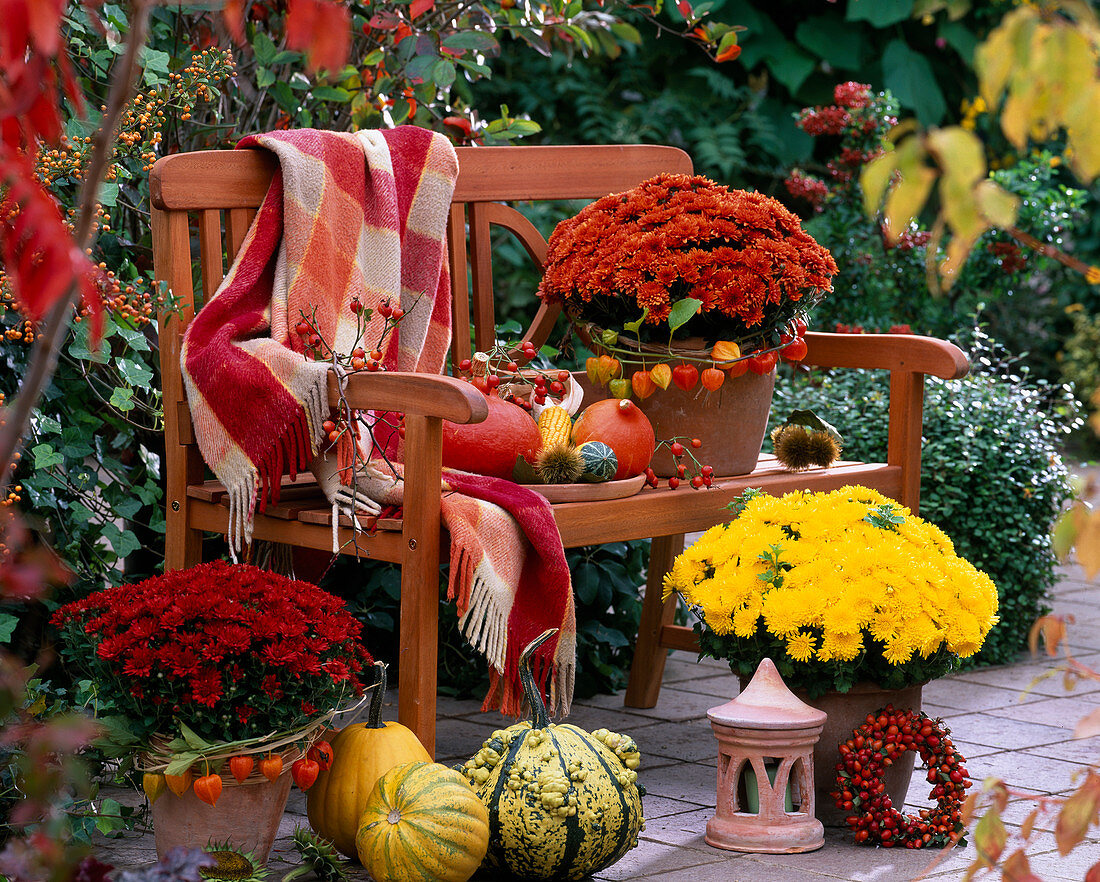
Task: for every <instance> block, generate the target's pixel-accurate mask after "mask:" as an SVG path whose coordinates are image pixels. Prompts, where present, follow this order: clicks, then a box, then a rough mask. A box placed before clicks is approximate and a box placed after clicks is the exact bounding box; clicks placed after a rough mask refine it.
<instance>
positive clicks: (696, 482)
mask: <svg viewBox="0 0 1100 882" xmlns="http://www.w3.org/2000/svg"><path fill="white" fill-rule="evenodd" d="M691 486H692V487H694V488H695V489H696V490H698V489H699V488H700V487H702V486H703V476H702V475H695V476H694V477H693V478H692V479H691Z"/></svg>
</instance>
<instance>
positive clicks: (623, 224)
mask: <svg viewBox="0 0 1100 882" xmlns="http://www.w3.org/2000/svg"><path fill="white" fill-rule="evenodd" d="M834 273H836V264H835V262H834V261H833V258H832V256H831V255H830V254H829V252H828V251H827V250H826V249H825V248H823V247H821V246H820V245H818V243H817V242H815V241H814V240H813V238H812V237H810V236H809V234H807V233H806V232H805V231H803V229H802V226H801V222H800V221H799V219H798V217H797V216H796V215H794V214H792V213H791V212H790V211H788V210H787V209H786V208H784V207H783V205H782V204H780V203H779V202H777V201H776V200H774V199H772V198H770V197H768V196H764V195H762V194H760V193H748V192H745V191H742V190H731V189H729V188H727V187H723V186H720V185H718V184H715V183H714V182H713V181H710V180H708V179H706V178H704V177H700V176H695V177H692V176H688V175H673V174H663V175H658V176H656V177H654V178H650V179H649V180H647V181H645V182H643V183H641V184H639V185H638V186H637V187H635V188H633V189H632V190H627V191H625V192H623V193H612V194H610V195H608V196H604V197H603V198H601V199H598V200H596V201H595V202H593V203H592V204H591V205H589V206H587V207H586V208H584V209H582V210H581V211H580V213H578V214H577V215H576V216H575V217H573V218H570V219H568V220H566V221H563V222H562V223H560V224H558V226H557V228H556V229H555V230H554V233H553V234H552V235H551V237H550V241H549V247H548V252H547V260H546V266H545V269H544V275H543V279H542V283H541V284H540V285H539V296H540V297H541V298H542V299H543V300H544V301H545V302H547V303H564V304H565V306H566V308H567V309H568V310H569V312H570V313H571V314H573V316H574V317H575V318H578V319H580V320H583V321H590V322H593V323H594V324H597V325H601V324H602V325H604V326H606V327H621V326H622V325H623V324H624V323H626V322H632V321H635V320H637V319H640V318H642V316H643V313H644V323H643V325H642V329H643V333H644V332H645V329H647V328H658V327H659V326H661V325H665V324H666V322H667V321H668V318H669V314H670V312H671V310H672V307H673V305H674V304H675V303H676V302H678V301H680V300H683V299H685V298H687V297H692V298H695V299H697V300H700V301H701V302H702V304H703V306H702V314H701V315H700V316H698V317H696V318H693V319H692V320H691V321H690V322H689V323H688V325H687V326H686V327H685V332H687V333H693V332H694V330H693V329H694V327H696V326H698V327H702V328H709V329H711V330H712V331H714V332H715V333H717V334H718V335H720V336H722V337H723V338H725V339H738V338H746V337H751V336H755V335H760V334H765V333H769V332H771V331H773V330H774V329H775V328H777V327H779V326H780V325H782V324H784V323H785V322H787V321H789V320H790V318H791V314H792V313H793V310H792V308H791V307H790V304H792V303H795V302H797V301H799V300H805V302H803V304H802V305H801V307H800V308H801V309H803V310H804V309H806V308H807V307H808V306H809V305H812V303H813V302H815V300H816V298H818V297H820V296H821V295H822V294H823V293H824V292H826V291H830V290H832V287H831V282H830V279H831V277H832V275H833V274H834ZM806 298H808V299H806ZM696 323H697V324H696ZM654 333H656V332H654ZM664 333H665V335H666V339H667V333H668V331H667V326H666V329H665V332H664Z"/></svg>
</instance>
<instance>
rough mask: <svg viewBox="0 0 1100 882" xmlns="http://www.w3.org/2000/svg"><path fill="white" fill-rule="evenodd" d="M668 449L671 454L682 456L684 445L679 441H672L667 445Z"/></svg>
mask: <svg viewBox="0 0 1100 882" xmlns="http://www.w3.org/2000/svg"><path fill="white" fill-rule="evenodd" d="M668 449H669V451H671V453H672V455H673V456H683V455H684V445H683V444H681V443H680V442H679V441H673V442H672V443H671V444H670V445H669V447H668Z"/></svg>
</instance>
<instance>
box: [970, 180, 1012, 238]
mask: <svg viewBox="0 0 1100 882" xmlns="http://www.w3.org/2000/svg"><path fill="white" fill-rule="evenodd" d="M974 199H975V200H976V201H977V203H978V210H979V211H980V212H981V213H982V215H983V216H984V217H985V219H986V220H987V221H989V222H990V223H991V224H992V225H993V226H995V227H1000V228H1001V229H1004V228H1005V227H1011V226H1012V225H1013V224H1014V223H1016V213H1017V212H1018V211H1019V210H1020V197H1019V196H1016V195H1015V194H1013V193H1009V192H1008V191H1007V190H1004V189H1002V188H1001V187H1000V186H998V185H997V184H995V183H994V182H993V181H991V180H989V179H988V178H987V179H986V180H984V181H979V182H978V186H977V187H975V188H974Z"/></svg>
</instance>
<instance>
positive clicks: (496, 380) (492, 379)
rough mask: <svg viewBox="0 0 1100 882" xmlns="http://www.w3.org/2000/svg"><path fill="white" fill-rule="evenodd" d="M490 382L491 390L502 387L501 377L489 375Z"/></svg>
mask: <svg viewBox="0 0 1100 882" xmlns="http://www.w3.org/2000/svg"><path fill="white" fill-rule="evenodd" d="M488 381H489V388H490V389H495V388H496V387H497V386H499V385H500V377H498V376H497V375H496V374H489V377H488Z"/></svg>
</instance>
